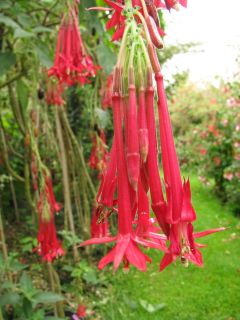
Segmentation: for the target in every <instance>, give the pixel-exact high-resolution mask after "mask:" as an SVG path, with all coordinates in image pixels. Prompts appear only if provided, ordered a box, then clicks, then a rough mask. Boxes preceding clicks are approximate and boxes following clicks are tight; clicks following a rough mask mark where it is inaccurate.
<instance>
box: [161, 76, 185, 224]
mask: <svg viewBox="0 0 240 320" xmlns="http://www.w3.org/2000/svg"><path fill="white" fill-rule="evenodd" d="M156 82H157V91H158V113H159V126H160V141H161V150H162V165H163V172H164V180H165V184H166V193H167V203H168V207H167V213H166V221H167V222H168V223H169V224H172V223H177V222H178V221H179V219H180V216H181V210H182V201H183V190H182V180H181V175H180V168H179V164H178V159H177V154H176V150H175V145H174V139H173V134H172V128H171V122H170V117H169V112H168V107H167V99H166V94H165V90H164V85H163V77H162V74H161V73H158V74H156Z"/></svg>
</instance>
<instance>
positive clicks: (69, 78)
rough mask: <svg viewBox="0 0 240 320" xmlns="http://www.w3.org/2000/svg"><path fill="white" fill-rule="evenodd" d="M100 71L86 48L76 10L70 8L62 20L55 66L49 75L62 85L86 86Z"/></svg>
mask: <svg viewBox="0 0 240 320" xmlns="http://www.w3.org/2000/svg"><path fill="white" fill-rule="evenodd" d="M98 69H99V67H98V66H95V65H94V63H93V60H92V58H91V56H90V55H88V54H87V52H86V49H85V47H84V44H83V41H82V38H81V34H80V30H79V27H78V20H77V14H76V9H75V8H74V7H72V8H71V7H70V8H69V11H68V13H67V14H65V15H64V16H63V18H62V22H61V25H60V29H59V33H58V40H57V47H56V53H55V60H54V65H53V67H51V68H50V69H49V71H48V75H49V76H50V77H51V76H55V77H57V78H58V80H59V81H60V83H66V84H67V85H70V86H71V85H73V84H76V83H80V84H81V85H84V84H85V83H87V82H89V79H90V78H91V77H93V76H95V75H96V71H97V70H98Z"/></svg>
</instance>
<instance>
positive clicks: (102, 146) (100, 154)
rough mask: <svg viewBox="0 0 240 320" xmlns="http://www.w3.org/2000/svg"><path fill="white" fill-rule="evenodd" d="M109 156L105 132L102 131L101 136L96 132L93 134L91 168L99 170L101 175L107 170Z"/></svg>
mask: <svg viewBox="0 0 240 320" xmlns="http://www.w3.org/2000/svg"><path fill="white" fill-rule="evenodd" d="M107 156H108V152H107V146H106V137H105V133H104V130H103V129H101V130H100V131H99V134H98V132H94V134H93V138H92V150H91V154H90V159H89V167H90V168H91V169H94V170H97V171H98V172H99V173H100V174H101V173H102V172H103V171H104V170H105V168H106V164H107ZM100 176H101V175H100Z"/></svg>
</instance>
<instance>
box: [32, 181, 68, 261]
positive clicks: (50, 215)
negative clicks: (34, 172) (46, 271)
mask: <svg viewBox="0 0 240 320" xmlns="http://www.w3.org/2000/svg"><path fill="white" fill-rule="evenodd" d="M37 208H38V214H39V231H38V237H37V239H38V247H37V251H38V254H39V255H40V256H41V257H42V260H43V261H47V262H52V261H53V260H54V259H55V258H57V257H58V256H62V255H64V250H63V248H62V245H61V243H60V242H59V240H58V239H57V234H56V228H55V223H54V216H55V213H57V212H59V211H60V210H61V205H60V204H59V203H58V202H56V199H55V196H54V192H53V186H52V180H51V178H50V177H49V176H48V175H45V177H44V182H43V185H42V188H41V190H40V197H39V201H38V206H37Z"/></svg>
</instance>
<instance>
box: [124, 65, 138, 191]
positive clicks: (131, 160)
mask: <svg viewBox="0 0 240 320" xmlns="http://www.w3.org/2000/svg"><path fill="white" fill-rule="evenodd" d="M129 78H130V82H129V89H128V94H129V99H128V110H127V131H128V132H127V138H126V139H127V172H128V178H129V182H130V184H131V186H132V187H133V189H134V190H137V185H138V177H139V171H140V155H139V142H138V128H137V98H136V87H135V84H134V74H133V69H131V68H130V76H129Z"/></svg>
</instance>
